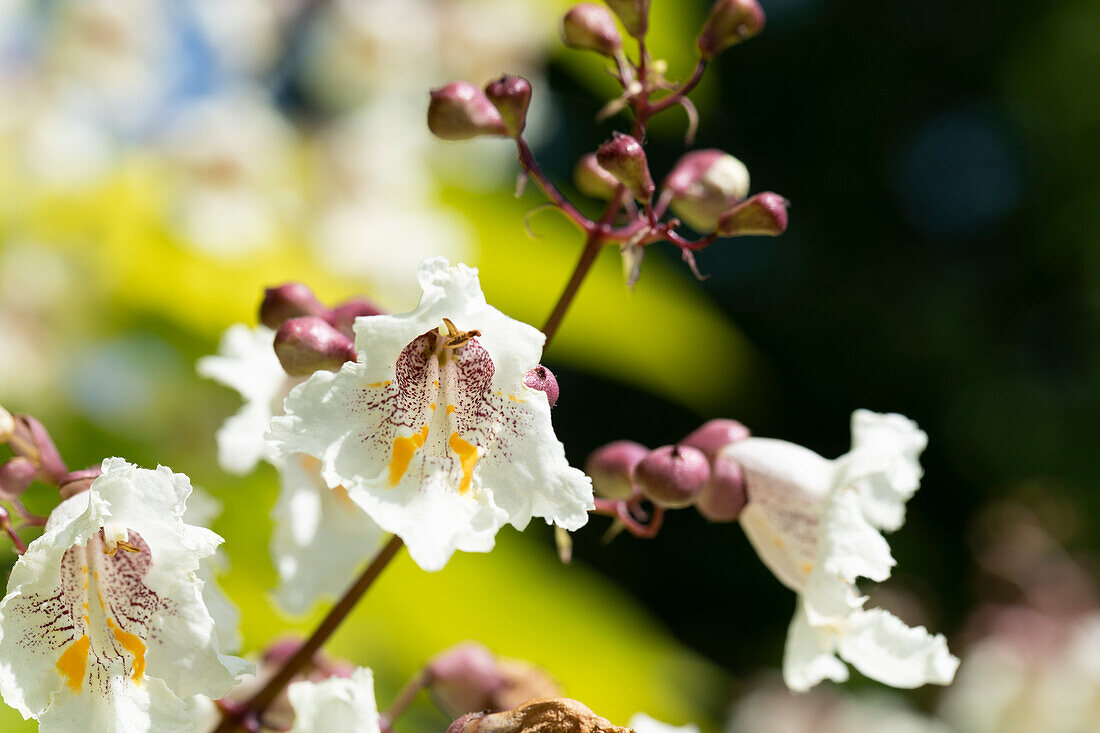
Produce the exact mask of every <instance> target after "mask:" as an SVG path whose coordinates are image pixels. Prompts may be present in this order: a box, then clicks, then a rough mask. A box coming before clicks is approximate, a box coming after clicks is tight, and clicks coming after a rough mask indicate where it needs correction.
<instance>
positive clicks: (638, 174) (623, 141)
mask: <svg viewBox="0 0 1100 733" xmlns="http://www.w3.org/2000/svg"><path fill="white" fill-rule="evenodd" d="M596 162H598V163H599V164H600V167H602V168H603V169H604V170H606V171H607V172H608V173H610V174H611V175H613V176H615V179H616V180H618V182H619V183H621V184H623V185H624V186H626V188H627V190H629V191H630V193H631V194H632V195H633V196H634V198H636V199H638V200H639V201H649V200H650V198H651V197H652V196H653V189H654V188H655V186H654V185H653V178H652V176H650V175H649V164H648V163H647V162H646V157H645V150H643V149H642V145H641V143H639V142H638V141H637V140H635V139H634V138H633V137H631V136H630V135H624V134H622V133H621V132H616V133H613V134H612V136H611V139H610V140H608V141H607V142H605V143H604V144H603V145H601V146H600V148H599V150H597V151H596Z"/></svg>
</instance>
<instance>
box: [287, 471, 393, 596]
mask: <svg viewBox="0 0 1100 733" xmlns="http://www.w3.org/2000/svg"><path fill="white" fill-rule="evenodd" d="M320 468H321V464H320V462H319V461H318V460H317V459H316V458H313V457H312V456H307V455H304V454H301V453H299V454H295V455H291V456H288V457H287V458H286V460H285V461H281V462H280V464H279V487H280V490H279V499H278V502H277V503H276V505H275V511H274V515H273V518H274V520H275V531H274V533H273V534H272V536H271V555H272V557H273V558H274V559H275V567H276V569H277V570H278V572H279V581H280V582H279V588H278V590H277V591H276V593H275V597H276V599H277V600H278V602H279V605H280V606H282V607H283V608H284V609H285V610H286V611H288V612H289V613H294V614H300V613H305V612H306V611H308V610H309V609H310V607H311V606H312V605H313V603H314V601H316V600H317V598H319V597H321V596H335V595H339V594H340V593H341V592H343V591H344V590H345V589H346V588H347V586H348V585H349V584H350V583H351V580H352V577H353V575H354V573H355V571H356V569H357V568H358V567H359V566H360V565H361V564H362V563H363V562H364V561H365V560H366V559H367V558H369V557H370V556H371V555H373V554H374V552H375V550H377V549H378V544H379V541H380V540H381V538H382V531H381V530H380V529H379V528H378V525H377V524H375V523H374V522H373V521H372V520H371V519H370V517H368V516H367V515H366V513H365V512H364V511H363V510H362V509H360V508H359V506H358V505H357V504H355V503H354V502H353V501H351V499H350V498H349V497H348V495H347V492H346V491H344V490H343V489H342V488H336V489H329V488H328V487H327V486H326V485H325V482H324V481H323V480H322V479H321V473H320Z"/></svg>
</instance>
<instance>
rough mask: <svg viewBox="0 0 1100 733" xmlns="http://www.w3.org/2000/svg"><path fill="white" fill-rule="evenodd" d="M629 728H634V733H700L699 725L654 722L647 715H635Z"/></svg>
mask: <svg viewBox="0 0 1100 733" xmlns="http://www.w3.org/2000/svg"><path fill="white" fill-rule="evenodd" d="M627 727H628V728H633V729H634V733H699V726H697V725H690V724H689V725H681V726H679V727H677V726H675V725H669V724H667V723H662V722H661V721H659V720H654V719H653V718H651V717H649V716H648V715H646V714H645V713H634V715H633V716H632V717H631V718H630V722H629V723H627Z"/></svg>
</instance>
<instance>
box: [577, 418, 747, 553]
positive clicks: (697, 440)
mask: <svg viewBox="0 0 1100 733" xmlns="http://www.w3.org/2000/svg"><path fill="white" fill-rule="evenodd" d="M747 437H749V430H748V428H746V427H745V426H744V425H742V424H741V423H739V422H737V421H736V420H726V419H715V420H710V421H708V422H706V423H704V424H703V425H702V426H700V427H699V428H698V429H696V430H695V431H693V432H692V433H691V434H690V435H688V436H687V437H686V438H684V439H683V440H681V441H680V442H679V443H677V444H676V445H665V446H661V447H660V448H656V449H654V450H650V449H649V448H646V447H645V446H644V445H641V444H640V443H635V442H633V441H629V440H617V441H615V442H612V443H608V444H607V445H605V446H603V447H602V448H599V449H597V450H596V451H594V452H593V453H592V455H591V456H589V458H588V462H587V463H586V464H585V471H586V472H587V473H588V475H589V476H590V477H591V478H592V487H593V489H594V490H595V492H596V494H597V495H598V496H599V497H600V499H598V500H597V511H598V512H600V513H605V514H610V515H612V516H614V517H616V518H617V519H618V520H619V521H620V522H622V524H623V525H624V526H625V528H626V529H628V530H630V531H631V532H632V533H633V534H636V535H639V536H651V534H652V533H654V532H655V531H656V528H655V527H654V524H657V523H658V521H659V520H658V518H659V516H660V513H661V512H663V511H664V510H665V509H682V508H685V507H689V506H694V507H695V509H696V510H697V511H698V512H699V513H700V514H702V515H703V516H704V517H706V518H707V519H709V520H710V521H712V522H732V521H734V520H735V519H737V517H738V516H739V515H740V514H741V509H742V508H744V506H745V501H746V495H745V481H744V477H743V476H742V473H741V468H740V466H738V465H737V464H736V463H735V462H733V461H732V460H730V459H728V458H726V457H724V456H723V455H722V453H721V451H722V448H724V447H725V446H727V445H730V444H732V443H735V442H737V441H739V440H744V439H745V438H747ZM643 501H648V502H650V503H651V504H653V505H654V506H655V507H656V511H655V514H654V517H653V521H652V522H651V523H650V525H649V526H648V527H647V526H644V525H641V524H639V523H638V520H641V521H644V520H645V519H647V518H648V517H644V510H643V509H642V508H641V504H642V502H643ZM658 526H659V525H658Z"/></svg>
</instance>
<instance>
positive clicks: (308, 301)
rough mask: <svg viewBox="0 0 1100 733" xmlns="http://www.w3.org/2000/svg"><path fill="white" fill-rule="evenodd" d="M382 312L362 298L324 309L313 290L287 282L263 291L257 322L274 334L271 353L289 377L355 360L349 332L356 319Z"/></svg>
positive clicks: (330, 369)
mask: <svg viewBox="0 0 1100 733" xmlns="http://www.w3.org/2000/svg"><path fill="white" fill-rule="evenodd" d="M383 312H384V311H383V310H382V309H381V308H379V307H378V306H377V305H375V304H374V303H372V302H370V301H369V300H366V299H365V298H353V299H351V300H347V301H345V302H343V303H341V304H339V305H337V306H335V307H333V308H327V307H325V306H324V305H323V304H322V303H321V302H320V301H319V300H318V299H317V297H316V296H315V295H314V294H313V291H312V290H310V289H309V288H308V287H306V286H305V285H303V284H301V283H296V282H291V283H286V284H284V285H280V286H278V287H274V288H268V289H267V290H266V291H265V292H264V298H263V301H262V302H261V303H260V322H261V323H263V324H264V325H265V326H267V327H268V328H270V329H272V330H273V331H275V354H276V355H277V356H278V357H279V362H280V363H281V364H282V365H283V369H284V370H285V371H286V373H287V374H289V375H290V376H292V377H301V376H308V375H310V374H312V373H313V372H315V371H318V370H321V369H325V370H329V371H335V370H337V369H339V368H340V366H341V365H342V364H343V363H344V362H347V361H354V360H355V358H356V352H355V344H354V337H355V334H354V332H353V330H352V328H353V326H354V324H355V319H356V318H358V317H360V316H376V315H379V314H381V313H383Z"/></svg>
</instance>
